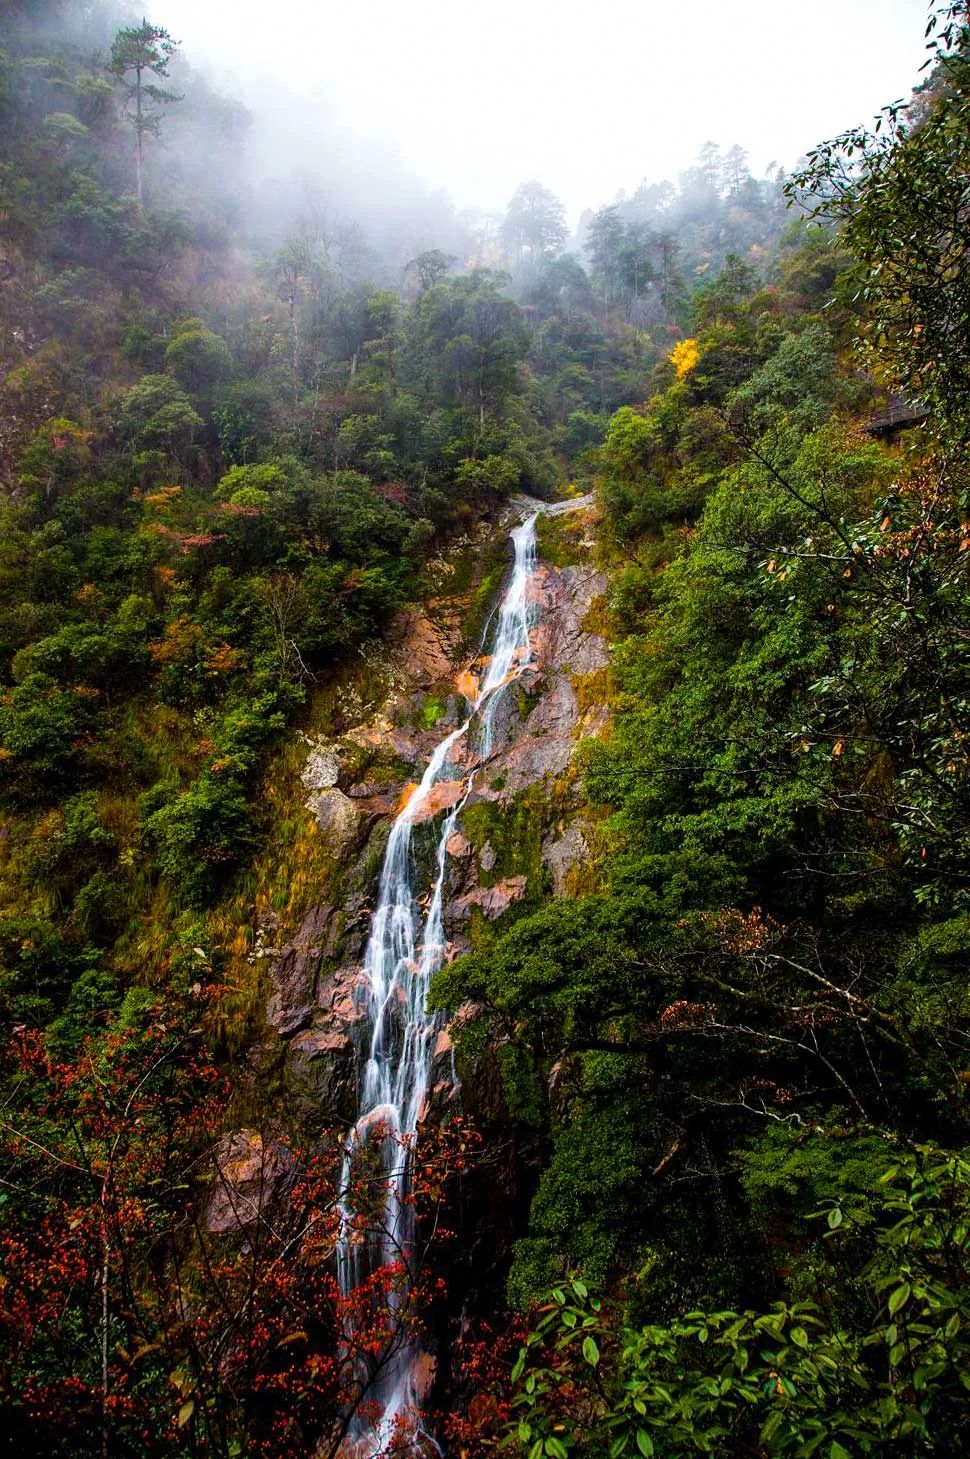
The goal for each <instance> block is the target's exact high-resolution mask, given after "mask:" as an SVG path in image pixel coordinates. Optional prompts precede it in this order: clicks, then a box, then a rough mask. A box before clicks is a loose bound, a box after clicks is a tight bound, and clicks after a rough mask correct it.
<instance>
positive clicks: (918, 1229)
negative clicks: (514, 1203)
mask: <svg viewBox="0 0 970 1459" xmlns="http://www.w3.org/2000/svg"><path fill="white" fill-rule="evenodd" d="M891 1159H892V1156H891V1153H890V1151H889V1150H888V1149H887V1147H886V1146H885V1145H883V1148H882V1164H883V1173H882V1176H881V1184H882V1190H881V1194H880V1196H879V1197H878V1199H877V1200H876V1201H875V1202H874V1206H875V1210H874V1212H872V1213H867V1215H866V1217H865V1218H864V1219H863V1220H861V1221H859V1220H857V1219H855V1218H854V1217H853V1216H852V1215H851V1213H849V1212H848V1211H847V1210H846V1208H845V1206H844V1204H843V1203H842V1202H841V1201H839V1200H834V1201H832V1202H831V1204H830V1205H829V1207H828V1210H827V1212H826V1213H822V1214H825V1215H827V1226H828V1235H827V1238H826V1244H827V1245H828V1247H829V1248H830V1250H829V1254H828V1259H829V1261H830V1262H831V1264H832V1266H833V1268H834V1269H835V1270H836V1271H838V1270H839V1268H843V1269H845V1268H848V1272H847V1273H846V1275H848V1277H849V1280H850V1281H852V1282H853V1283H854V1284H857V1285H858V1295H859V1297H860V1298H861V1299H862V1300H860V1302H859V1305H858V1308H857V1311H856V1313H855V1314H854V1320H850V1321H849V1322H848V1323H845V1324H843V1323H842V1322H840V1321H839V1318H838V1316H837V1315H836V1314H834V1313H833V1312H832V1311H831V1309H830V1308H828V1307H826V1306H823V1305H820V1304H817V1303H814V1302H784V1301H782V1302H777V1303H775V1304H774V1305H773V1306H772V1307H771V1308H770V1309H769V1310H767V1311H764V1312H760V1313H759V1312H755V1311H750V1310H749V1311H744V1312H734V1311H723V1312H707V1311H692V1312H687V1313H686V1314H685V1315H683V1316H682V1317H679V1318H677V1319H676V1320H675V1321H673V1322H672V1323H670V1324H667V1325H664V1326H660V1325H651V1326H645V1327H641V1328H639V1329H630V1328H622V1327H620V1328H617V1327H615V1326H614V1323H615V1322H616V1320H617V1314H616V1313H615V1312H613V1311H611V1310H610V1309H609V1308H606V1307H604V1306H603V1304H601V1303H600V1302H599V1301H597V1300H596V1299H594V1298H592V1297H590V1295H589V1292H588V1289H587V1286H586V1284H585V1282H583V1281H581V1280H579V1279H578V1278H574V1279H573V1280H572V1281H570V1282H568V1283H563V1284H562V1286H561V1287H558V1288H555V1289H554V1290H553V1291H552V1293H551V1294H550V1296H549V1298H548V1303H547V1307H546V1309H545V1311H546V1315H545V1316H543V1317H541V1318H540V1320H539V1322H538V1323H537V1325H536V1326H535V1328H534V1329H533V1331H532V1333H531V1334H530V1336H529V1338H528V1340H527V1342H526V1345H525V1346H524V1347H523V1348H522V1349H521V1351H520V1354H519V1358H518V1361H517V1362H516V1364H515V1367H514V1369H513V1371H512V1381H513V1384H514V1399H513V1406H514V1409H516V1410H518V1417H517V1418H516V1420H515V1423H514V1427H512V1428H510V1431H509V1435H508V1442H509V1444H510V1445H511V1446H512V1447H513V1449H514V1450H515V1451H516V1452H519V1453H522V1454H526V1453H533V1452H534V1453H540V1452H543V1453H549V1454H553V1455H556V1454H559V1453H564V1454H567V1455H568V1454H573V1453H576V1454H579V1453H583V1454H600V1453H602V1454H609V1455H610V1456H615V1459H619V1456H620V1455H624V1454H631V1455H635V1454H641V1455H648V1456H649V1455H653V1454H656V1455H658V1456H660V1455H667V1456H671V1459H674V1456H682V1455H683V1456H686V1455H689V1454H711V1455H720V1456H728V1455H734V1454H741V1453H744V1452H750V1448H749V1446H753V1445H754V1446H757V1450H758V1452H759V1453H763V1454H765V1455H778V1456H784V1455H788V1456H792V1459H796V1456H800V1459H805V1456H809V1455H814V1454H823V1455H826V1456H829V1459H842V1456H850V1459H851V1456H854V1455H864V1454H886V1453H892V1454H894V1455H896V1454H898V1455H900V1456H902V1455H909V1454H912V1455H915V1454H939V1455H943V1454H951V1453H954V1452H958V1451H959V1449H960V1448H961V1447H962V1443H963V1438H964V1436H965V1426H966V1395H967V1391H968V1389H970V1376H968V1358H970V1350H968V1341H967V1336H966V1333H967V1322H968V1318H970V1305H968V1300H967V1291H966V1281H965V1277H966V1259H967V1242H968V1229H970V1228H968V1225H967V1209H968V1201H970V1166H968V1165H967V1163H966V1162H965V1161H964V1160H963V1159H962V1158H961V1157H960V1156H957V1155H948V1154H946V1153H944V1152H941V1151H939V1150H936V1149H935V1148H922V1149H920V1150H919V1151H917V1152H915V1153H912V1154H908V1155H906V1156H904V1157H902V1158H901V1159H899V1160H898V1161H896V1162H895V1163H891V1164H890V1163H889V1162H890V1161H891ZM887 1167H888V1168H887ZM843 1279H844V1278H843ZM550 1441H551V1443H552V1447H550ZM537 1446H538V1447H537Z"/></svg>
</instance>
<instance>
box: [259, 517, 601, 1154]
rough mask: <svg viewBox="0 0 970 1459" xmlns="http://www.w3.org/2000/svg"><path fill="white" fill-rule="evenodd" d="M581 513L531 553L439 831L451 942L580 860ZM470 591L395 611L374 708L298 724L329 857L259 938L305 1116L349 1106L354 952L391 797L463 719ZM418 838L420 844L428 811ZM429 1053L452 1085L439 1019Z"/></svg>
mask: <svg viewBox="0 0 970 1459" xmlns="http://www.w3.org/2000/svg"><path fill="white" fill-rule="evenodd" d="M565 521H566V519H565V518H563V519H561V522H562V524H563V526H565ZM589 526H590V524H589V516H588V512H587V513H585V514H584V513H583V512H576V513H573V514H571V517H570V520H569V528H568V535H569V538H570V541H571V551H570V554H569V556H571V557H572V558H573V559H574V560H573V561H571V562H566V563H564V564H563V565H559V566H554V565H552V564H549V563H545V564H542V565H541V566H540V570H539V573H538V577H537V582H536V587H535V592H536V610H537V624H538V626H537V628H536V631H535V634H534V640H533V645H534V657H533V662H532V663H531V664H530V666H529V668H528V669H527V670H526V671H525V672H524V673H523V674H522V675H521V677H520V678H519V679H518V681H517V682H516V683H515V684H514V685H513V686H512V688H511V689H510V690H509V692H508V693H507V694H506V695H505V697H504V699H503V701H502V703H501V705H500V708H499V711H498V714H497V715H496V721H495V734H494V746H493V750H492V753H491V754H490V755H489V757H488V759H487V761H486V762H485V763H484V764H482V765H481V766H479V767H478V768H477V770H476V774H475V781H474V786H473V789H472V792H471V794H470V796H469V797H468V801H467V803H466V805H465V806H464V808H463V810H462V813H461V816H460V820H459V823H458V826H457V828H456V830H455V833H454V835H453V836H452V837H451V840H450V841H449V843H448V857H449V862H448V901H447V908H446V913H445V925H446V933H447V937H448V945H449V956H450V957H453V956H457V955H458V954H460V953H461V952H464V951H467V950H468V949H469V948H470V947H472V946H474V944H475V942H476V939H477V938H478V937H479V936H480V935H481V931H482V929H483V927H484V926H485V925H486V924H487V923H489V922H494V921H495V920H496V919H498V918H501V917H508V916H514V915H515V911H516V908H520V907H521V906H522V905H528V904H534V903H536V902H538V901H539V900H541V899H542V898H544V897H546V896H548V895H560V896H562V895H569V894H570V892H571V891H573V890H574V889H575V883H576V879H577V877H581V876H582V867H583V863H584V860H585V858H586V854H587V835H588V828H587V827H586V826H585V823H584V820H583V816H582V811H581V806H580V803H579V798H578V794H577V789H576V776H575V772H574V770H573V768H572V766H573V759H574V755H575V752H576V749H577V746H578V745H579V744H580V743H581V741H582V739H583V738H584V737H586V736H588V735H593V734H596V733H598V732H599V731H600V730H601V729H602V727H603V711H602V709H601V708H599V707H596V703H595V701H596V700H597V699H601V696H599V695H596V694H593V693H590V692H588V691H589V687H590V685H591V684H595V681H596V677H597V676H601V675H602V674H603V672H604V670H605V666H606V649H605V644H604V642H603V639H602V637H601V635H600V634H599V633H598V632H597V631H596V628H595V620H596V616H597V613H596V609H597V603H598V600H599V599H600V598H601V595H602V593H603V591H604V580H603V577H602V575H601V574H600V573H599V572H597V571H596V570H595V568H594V567H592V566H591V565H589V563H588V555H589V554H588V548H590V547H591V546H592V544H591V542H587V543H586V549H584V541H585V534H586V533H587V532H588V531H589ZM559 555H560V557H561V556H562V554H561V553H560V554H559ZM584 557H585V558H586V560H585V561H584V560H583V559H584ZM577 559H578V560H577ZM468 596H469V595H467V594H466V595H460V594H459V595H456V594H452V595H450V596H444V595H443V596H442V597H441V599H440V600H436V601H432V602H430V603H429V604H428V605H427V606H425V607H422V608H414V609H411V610H408V611H407V612H406V613H403V614H402V615H401V617H400V619H399V621H398V623H397V624H396V625H395V629H394V632H393V634H392V636H391V639H390V642H389V644H388V646H387V653H386V659H385V661H384V663H383V664H382V665H381V669H382V672H383V674H384V677H385V683H386V689H387V692H386V694H385V697H384V701H383V703H382V704H381V705H380V707H379V709H378V710H377V712H376V713H370V714H368V715H366V717H364V718H362V719H361V720H360V721H359V722H357V723H350V724H348V725H347V726H346V727H345V728H343V730H342V732H341V733H340V734H338V735H331V736H329V737H323V736H317V737H310V738H309V739H308V743H307V752H306V762H305V765H304V767H303V771H302V781H303V786H304V789H305V813H306V815H307V816H312V817H314V819H315V821H316V824H317V827H318V829H319V834H320V836H321V837H323V838H324V840H325V843H326V846H327V849H328V851H329V853H330V858H331V860H332V864H333V865H334V867H335V868H336V871H335V874H334V876H333V877H332V878H331V879H330V880H329V881H328V884H327V885H325V886H321V887H320V901H319V902H318V903H317V904H316V905H314V906H313V907H311V909H310V910H309V911H308V912H307V914H306V916H305V917H304V919H303V921H302V924H301V925H300V926H299V927H298V929H297V930H296V933H295V935H293V936H291V937H290V938H289V939H288V940H285V941H283V942H282V945H276V944H277V942H278V941H279V939H277V938H276V937H275V935H274V934H275V929H274V928H273V927H272V926H266V927H264V928H262V929H261V931H260V938H259V945H258V947H257V955H258V956H259V957H260V958H262V959H265V963H266V965H268V966H269V969H270V983H271V992H270V996H269V1000H268V1004H267V1008H266V1020H267V1023H268V1026H269V1030H270V1031H271V1033H272V1035H274V1036H275V1038H276V1039H278V1040H280V1041H281V1042H282V1044H283V1045H284V1047H285V1053H284V1058H283V1066H284V1080H285V1085H286V1089H287V1094H288V1100H287V1103H288V1105H289V1107H290V1113H291V1116H295V1117H296V1120H297V1122H298V1124H299V1125H300V1126H301V1127H302V1129H304V1130H305V1131H308V1132H312V1131H313V1130H315V1129H321V1128H323V1127H326V1126H335V1125H336V1126H342V1125H345V1124H347V1123H348V1122H349V1121H350V1120H351V1119H352V1118H353V1114H354V1108H355V1100H354V1090H353V1079H354V1066H355V1040H356V1039H357V1038H358V1037H359V1036H360V1034H361V1033H362V1020H363V1016H364V1000H363V997H362V991H363V990H362V986H361V977H362V975H361V972H360V961H361V956H362V953H363V949H364V944H365V941H366V937H367V931H368V925H369V918H370V912H371V909H372V906H373V898H374V893H375V889H376V880H377V874H378V871H379V868H380V863H381V858H382V855H383V851H384V847H385V844H386V839H387V834H388V830H389V827H390V824H391V822H392V820H393V817H394V815H395V813H396V811H397V809H398V807H399V806H400V805H401V804H402V802H403V799H404V798H405V797H406V796H407V795H408V794H409V791H410V789H411V788H412V786H413V785H414V783H415V782H416V781H417V780H419V779H420V776H421V773H422V770H423V768H424V765H425V764H426V762H427V760H428V757H429V756H430V754H431V752H432V750H433V749H434V747H435V746H436V745H437V744H438V743H439V741H440V740H441V739H442V737H443V736H444V735H446V734H447V733H448V731H449V730H451V729H453V728H454V727H455V726H456V725H457V724H459V723H460V722H461V720H462V719H463V717H464V715H465V713H466V697H465V696H466V693H470V692H473V686H474V676H475V675H476V673H477V672H479V671H480V669H481V663H480V661H479V662H476V661H475V659H474V657H473V656H472V654H470V653H469V649H468V644H467V639H466V637H465V635H464V634H463V623H465V622H467V613H468V607H469V603H468ZM590 702H592V704H593V707H592V708H587V707H584V706H586V705H587V704H588V703H590ZM469 768H471V767H469ZM438 791H439V794H438V797H437V800H436V803H435V805H434V807H432V812H433V811H434V810H437V809H443V808H444V807H445V806H446V805H448V804H453V803H454V800H455V799H458V798H459V797H460V794H461V793H462V791H463V782H461V781H455V782H454V784H453V785H450V784H449V783H448V782H445V783H444V784H442V785H441V786H439V787H438ZM427 841H428V848H429V854H430V846H431V842H432V830H431V827H430V826H429V829H428V837H427ZM437 1054H438V1057H439V1058H440V1059H441V1060H442V1069H443V1078H442V1081H441V1083H440V1086H439V1088H438V1091H437V1093H438V1095H439V1096H440V1097H442V1098H443V1097H444V1096H445V1093H446V1091H447V1090H449V1089H450V1084H449V1082H448V1081H447V1080H446V1079H445V1078H444V1068H445V1063H444V1061H447V1063H448V1066H449V1068H450V1063H451V1058H452V1052H451V1038H450V1036H449V1033H448V1032H447V1031H443V1032H442V1034H441V1036H440V1038H439V1043H438V1051H437ZM476 1082H477V1081H476Z"/></svg>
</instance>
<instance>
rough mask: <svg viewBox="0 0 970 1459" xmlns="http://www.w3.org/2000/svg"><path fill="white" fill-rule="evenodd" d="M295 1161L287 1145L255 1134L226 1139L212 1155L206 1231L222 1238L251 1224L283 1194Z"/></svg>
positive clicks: (243, 1133)
mask: <svg viewBox="0 0 970 1459" xmlns="http://www.w3.org/2000/svg"><path fill="white" fill-rule="evenodd" d="M294 1167H295V1161H294V1158H293V1152H292V1151H291V1150H290V1148H289V1146H288V1145H284V1144H283V1143H282V1142H281V1141H279V1140H264V1139H263V1136H262V1135H261V1134H260V1133H259V1131H258V1130H237V1131H236V1132H235V1133H234V1134H231V1135H226V1136H225V1138H224V1139H223V1140H222V1141H221V1142H220V1145H219V1148H218V1150H217V1152H216V1178H215V1183H214V1185H213V1188H212V1194H211V1195H210V1197H209V1204H208V1206H207V1207H206V1211H205V1216H204V1218H203V1219H204V1223H205V1228H206V1230H207V1231H211V1232H213V1233H214V1234H215V1235H222V1234H224V1233H225V1232H227V1231H238V1230H241V1229H243V1228H244V1227H246V1226H249V1225H251V1224H252V1222H253V1221H255V1220H256V1219H257V1218H258V1217H259V1216H261V1215H262V1214H263V1213H264V1212H265V1211H267V1210H269V1209H270V1207H271V1206H273V1205H274V1204H275V1203H276V1202H277V1201H278V1200H280V1199H281V1198H282V1196H283V1195H284V1194H285V1192H286V1190H287V1188H288V1187H289V1184H290V1181H291V1179H292V1176H293V1171H294Z"/></svg>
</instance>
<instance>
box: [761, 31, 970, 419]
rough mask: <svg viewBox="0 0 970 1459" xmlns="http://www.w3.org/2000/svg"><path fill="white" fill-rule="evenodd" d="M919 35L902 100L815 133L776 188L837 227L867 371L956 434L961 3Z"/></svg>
mask: <svg viewBox="0 0 970 1459" xmlns="http://www.w3.org/2000/svg"><path fill="white" fill-rule="evenodd" d="M927 35H928V37H929V38H930V45H929V49H930V59H929V61H928V62H927V65H928V66H930V65H932V70H931V74H930V76H929V78H928V80H927V81H926V82H925V83H924V85H923V86H922V87H920V89H919V90H918V91H917V93H916V95H915V97H914V98H913V101H912V102H911V104H910V105H909V106H905V105H904V104H903V103H901V102H896V103H894V104H893V105H891V106H888V107H885V108H884V109H883V111H882V113H881V115H880V117H879V119H878V121H877V123H876V126H875V127H874V128H873V129H872V130H870V129H868V128H865V127H855V128H852V129H851V130H850V131H848V132H844V133H843V134H842V135H841V136H839V137H836V138H835V139H833V140H832V141H828V142H823V143H821V144H820V145H819V146H818V147H816V148H815V149H814V150H813V151H811V152H810V153H809V154H808V165H807V166H806V167H805V168H803V169H802V170H801V171H800V172H798V173H796V174H795V176H794V177H793V178H792V179H791V181H790V182H789V183H788V184H787V188H786V191H787V192H788V195H789V197H790V198H791V199H792V200H793V201H796V202H798V203H800V204H801V205H802V206H803V208H804V209H805V210H806V211H807V213H808V215H809V216H810V217H811V218H815V219H825V220H831V221H834V222H836V223H838V224H839V225H840V226H841V228H842V234H843V238H844V240H845V244H846V246H847V248H848V249H849V250H850V252H851V253H852V255H853V258H854V260H855V278H856V279H857V281H858V288H859V294H860V298H861V301H862V302H863V304H864V309H865V318H864V325H863V328H864V335H865V339H866V341H867V342H868V346H869V358H870V360H871V361H872V363H873V365H874V368H875V369H876V370H877V371H878V374H879V378H881V379H886V380H888V381H889V383H890V384H891V386H892V388H893V389H895V390H899V391H902V392H904V393H906V394H908V396H909V398H910V399H912V400H921V401H924V402H925V403H926V404H927V405H928V406H930V407H931V409H932V412H933V416H934V419H935V423H936V426H937V428H938V429H940V430H941V431H943V433H944V434H945V436H946V437H947V439H950V440H952V441H953V443H954V444H957V443H960V444H963V445H965V443H966V439H967V436H966V430H967V425H966V422H967V415H968V412H967V405H968V402H970V377H968V375H967V371H966V360H965V358H964V351H962V350H961V349H959V348H955V347H954V341H955V340H956V339H958V338H960V337H962V336H963V335H964V334H965V333H966V330H967V328H968V321H970V286H968V284H967V271H966V269H965V268H964V266H963V260H964V258H965V256H966V250H967V244H968V235H967V222H966V217H965V211H964V209H963V192H962V183H961V178H962V177H963V175H964V173H965V171H966V160H967V149H968V145H970V144H968V141H967V138H968V136H970V128H968V119H970V85H968V78H970V25H968V20H967V11H966V6H965V5H964V4H962V3H961V4H947V5H944V6H942V7H940V8H938V9H936V10H935V11H934V12H933V13H932V14H931V16H930V20H929V24H928V27H927Z"/></svg>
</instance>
